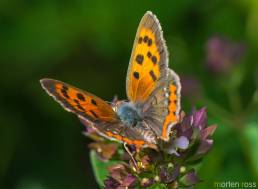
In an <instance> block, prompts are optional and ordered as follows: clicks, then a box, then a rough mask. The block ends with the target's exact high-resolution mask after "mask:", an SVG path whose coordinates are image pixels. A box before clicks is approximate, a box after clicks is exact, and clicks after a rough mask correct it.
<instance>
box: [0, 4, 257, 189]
mask: <svg viewBox="0 0 258 189" xmlns="http://www.w3.org/2000/svg"><path fill="white" fill-rule="evenodd" d="M147 10H151V11H153V13H155V14H156V15H157V17H158V18H159V20H160V22H161V25H162V28H163V31H164V37H165V39H166V41H167V45H168V49H169V52H170V67H171V68H173V70H175V71H176V72H177V73H178V74H179V76H180V77H181V79H182V85H183V91H184V92H183V97H182V108H183V109H184V110H185V111H186V112H189V111H190V109H191V107H192V106H196V107H197V108H200V107H202V106H206V107H207V110H208V114H209V123H211V124H212V123H217V124H218V129H217V131H216V133H215V136H214V138H215V143H214V147H213V149H212V151H211V152H210V153H209V154H208V156H207V157H206V158H205V159H204V162H203V166H202V167H201V168H200V170H199V175H200V176H201V178H202V179H203V180H204V182H202V183H201V184H199V185H198V188H212V187H213V186H214V182H226V181H237V182H257V179H258V164H257V160H258V150H257V149H258V128H257V127H258V106H257V101H258V92H257V83H258V82H257V80H258V69H257V65H258V64H257V60H258V53H257V52H258V51H257V50H258V24H257V23H258V3H257V1H255V0H253V1H251V0H250V1H245V0H231V1H230V0H228V1H222V0H214V1H204V0H199V1H193V0H181V1H172V0H166V1H158V2H157V1H153V0H143V1H115V0H109V1H100V0H96V1H84V0H75V1H66V0H65V1H60V0H45V1H37V0H2V1H0V65H1V67H0V86H1V87H0V188H3V189H10V188H14V189H52V188H55V189H57V188H60V189H74V188H76V189H80V188H81V189H83V188H97V184H96V182H95V179H94V175H93V172H92V169H91V165H90V161H89V157H88V152H89V151H88V149H87V144H88V143H89V141H90V140H89V139H87V138H85V137H84V136H83V135H82V134H81V132H82V130H83V127H82V125H81V124H80V122H79V121H78V120H77V118H76V116H73V115H72V114H69V113H67V112H65V111H64V110H63V109H62V108H61V107H60V106H59V105H58V104H57V103H56V102H54V101H53V99H52V98H50V97H49V96H48V95H47V94H46V93H45V92H44V91H43V90H42V88H41V86H40V84H39V79H41V78H45V77H49V78H54V79H58V80H61V81H64V82H67V83H70V84H73V85H75V86H77V87H79V88H82V89H85V90H87V91H89V92H92V93H94V94H96V95H98V96H99V97H102V98H103V99H105V100H109V101H111V100H112V98H113V96H114V95H115V94H117V95H118V96H119V98H120V99H124V98H126V96H125V77H126V72H127V66H128V62H129V58H130V53H131V49H132V44H133V41H134V37H135V33H136V29H137V26H138V24H139V21H140V19H141V17H142V16H143V14H144V13H145V12H146V11H147ZM214 37H215V38H218V39H223V40H224V42H223V43H222V47H220V48H222V55H221V56H222V58H221V57H220V56H219V55H218V57H217V58H218V60H216V61H218V62H219V63H220V64H221V67H223V64H225V65H229V68H227V69H222V71H221V70H220V71H217V70H214V69H213V68H212V67H209V66H207V65H208V63H207V61H208V60H207V59H208V58H207V57H208V55H209V53H212V52H210V51H211V50H210V48H209V45H208V44H209V41H210V40H211V39H213V38H214ZM210 42H211V43H212V41H210ZM223 45H224V46H223ZM234 45H236V46H237V45H239V46H241V47H243V49H244V50H243V51H240V50H239V51H237V50H236V53H235V54H236V55H235V57H232V56H233V55H231V54H230V52H231V51H230V49H232V48H234ZM223 49H226V50H223ZM228 49H229V50H228ZM227 51H229V53H228V54H227ZM225 56H226V58H225ZM216 61H215V62H216Z"/></svg>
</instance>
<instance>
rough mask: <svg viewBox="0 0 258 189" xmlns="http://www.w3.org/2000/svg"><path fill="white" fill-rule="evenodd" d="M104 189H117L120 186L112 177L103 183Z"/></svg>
mask: <svg viewBox="0 0 258 189" xmlns="http://www.w3.org/2000/svg"><path fill="white" fill-rule="evenodd" d="M104 185H105V187H104V189H117V188H118V187H119V185H120V183H119V182H117V181H116V180H115V179H113V178H112V177H108V178H107V179H106V180H105V181H104Z"/></svg>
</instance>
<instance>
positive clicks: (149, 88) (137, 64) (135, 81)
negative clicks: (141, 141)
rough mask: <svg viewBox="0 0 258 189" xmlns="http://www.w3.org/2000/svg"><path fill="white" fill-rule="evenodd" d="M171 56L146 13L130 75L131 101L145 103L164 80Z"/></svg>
mask: <svg viewBox="0 0 258 189" xmlns="http://www.w3.org/2000/svg"><path fill="white" fill-rule="evenodd" d="M167 64H168V52H167V47H166V44H165V41H164V39H163V34H162V30H161V26H160V24H159V21H158V19H157V18H156V16H155V15H153V14H152V13H151V12H147V13H146V14H145V15H144V16H143V18H142V20H141V22H140V24H139V27H138V30H137V33H136V38H135V41H134V45H133V51H132V54H131V59H130V64H129V68H128V72H127V81H126V91H127V96H128V98H129V100H131V101H133V102H144V101H146V100H147V98H148V97H149V96H150V94H151V93H152V92H153V90H154V89H155V88H156V87H157V83H158V81H159V80H160V79H161V78H163V77H165V74H166V69H167Z"/></svg>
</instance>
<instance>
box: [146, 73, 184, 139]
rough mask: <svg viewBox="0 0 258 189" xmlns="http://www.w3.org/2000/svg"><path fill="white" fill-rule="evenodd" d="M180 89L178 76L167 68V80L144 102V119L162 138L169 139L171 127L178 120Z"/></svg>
mask: <svg viewBox="0 0 258 189" xmlns="http://www.w3.org/2000/svg"><path fill="white" fill-rule="evenodd" d="M180 91H181V84H180V81H179V77H178V76H177V74H176V73H175V72H174V71H172V70H169V71H168V78H167V80H166V81H164V82H162V83H161V84H160V86H159V87H158V88H157V89H156V90H155V91H154V92H153V94H152V95H151V97H150V98H149V99H148V101H147V102H146V103H145V104H144V108H143V109H144V110H145V112H144V117H145V121H146V122H147V124H148V125H149V126H150V127H151V128H152V130H153V131H154V132H155V133H156V135H157V136H159V138H161V139H162V140H166V141H167V140H168V139H169V134H170V130H171V127H172V126H173V125H175V124H176V123H177V122H178V118H179V112H180V108H181V107H180V106H181V105H180Z"/></svg>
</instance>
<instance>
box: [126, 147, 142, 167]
mask: <svg viewBox="0 0 258 189" xmlns="http://www.w3.org/2000/svg"><path fill="white" fill-rule="evenodd" d="M124 148H125V150H126V152H127V153H128V154H129V156H130V157H131V160H132V162H133V164H134V170H135V171H136V172H138V170H139V168H138V165H137V161H136V160H135V158H134V156H133V153H132V152H131V150H130V149H129V147H128V146H127V144H126V143H124Z"/></svg>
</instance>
